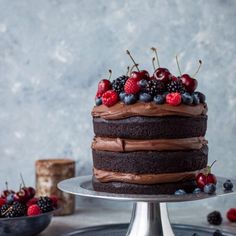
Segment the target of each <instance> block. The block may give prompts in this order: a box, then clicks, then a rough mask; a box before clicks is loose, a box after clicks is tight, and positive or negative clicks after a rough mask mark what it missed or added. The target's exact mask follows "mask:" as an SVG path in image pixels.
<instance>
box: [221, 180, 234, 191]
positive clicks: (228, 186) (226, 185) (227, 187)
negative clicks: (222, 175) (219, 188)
mask: <svg viewBox="0 0 236 236" xmlns="http://www.w3.org/2000/svg"><path fill="white" fill-rule="evenodd" d="M223 187H224V188H225V190H226V191H231V190H232V189H233V187H234V185H233V183H232V182H231V180H229V179H227V180H226V181H225V182H224V184H223Z"/></svg>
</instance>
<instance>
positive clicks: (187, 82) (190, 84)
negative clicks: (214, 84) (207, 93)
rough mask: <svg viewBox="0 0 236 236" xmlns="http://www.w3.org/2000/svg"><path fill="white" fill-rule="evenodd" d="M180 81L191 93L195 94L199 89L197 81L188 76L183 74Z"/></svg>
mask: <svg viewBox="0 0 236 236" xmlns="http://www.w3.org/2000/svg"><path fill="white" fill-rule="evenodd" d="M180 80H181V81H182V83H183V85H184V87H185V89H186V91H187V92H189V93H193V92H194V90H195V89H196V88H197V85H198V82H197V80H196V79H193V78H191V77H190V75H188V74H183V75H182V76H181V77H180Z"/></svg>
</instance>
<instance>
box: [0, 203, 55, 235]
mask: <svg viewBox="0 0 236 236" xmlns="http://www.w3.org/2000/svg"><path fill="white" fill-rule="evenodd" d="M44 201H45V199H42V200H41V204H42V203H43V204H44ZM39 205H40V204H39ZM41 207H42V208H41V209H42V211H41V212H40V214H37V215H33V214H32V215H31V216H29V215H27V206H26V205H24V204H21V203H19V202H14V203H13V204H11V205H9V204H5V205H4V206H2V207H1V210H0V217H1V218H0V235H1V236H34V235H37V234H39V233H40V232H42V231H43V230H45V229H46V228H47V226H48V225H49V224H50V222H51V219H52V216H53V213H54V208H52V207H49V206H48V205H45V204H44V206H41Z"/></svg>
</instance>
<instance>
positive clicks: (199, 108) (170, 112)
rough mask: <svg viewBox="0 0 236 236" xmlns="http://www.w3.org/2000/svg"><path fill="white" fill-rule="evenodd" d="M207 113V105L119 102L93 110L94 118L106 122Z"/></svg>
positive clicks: (96, 107)
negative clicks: (141, 117) (139, 117)
mask: <svg viewBox="0 0 236 236" xmlns="http://www.w3.org/2000/svg"><path fill="white" fill-rule="evenodd" d="M206 113H207V105H206V104H199V105H195V106H190V105H185V104H181V105H179V106H171V105H169V104H163V105H157V104H155V103H154V102H150V103H143V102H137V103H135V104H133V105H125V104H124V103H121V102H119V103H117V104H115V105H114V106H111V107H107V106H105V105H100V106H95V107H94V108H93V110H92V116H93V117H101V118H103V119H106V120H117V119H123V118H127V117H132V116H149V117H152V116H199V115H205V114H206Z"/></svg>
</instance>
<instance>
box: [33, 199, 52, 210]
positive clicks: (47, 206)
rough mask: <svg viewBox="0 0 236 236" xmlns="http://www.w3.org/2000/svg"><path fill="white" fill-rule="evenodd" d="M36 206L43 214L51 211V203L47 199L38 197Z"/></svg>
mask: <svg viewBox="0 0 236 236" xmlns="http://www.w3.org/2000/svg"><path fill="white" fill-rule="evenodd" d="M37 205H38V206H39V208H40V209H41V211H42V212H43V213H45V212H49V211H52V210H53V202H52V200H51V199H50V198H49V197H40V198H39V200H38V203H37Z"/></svg>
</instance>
